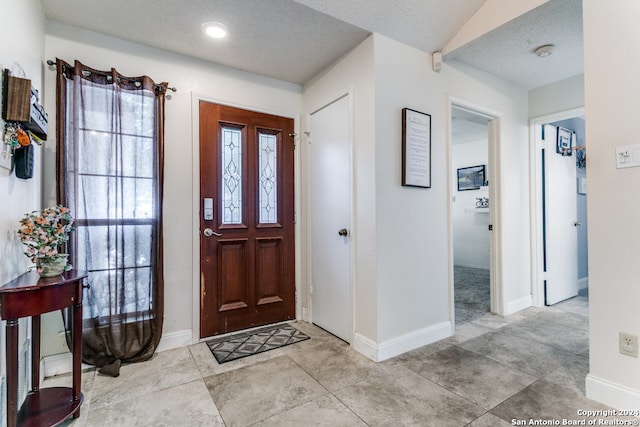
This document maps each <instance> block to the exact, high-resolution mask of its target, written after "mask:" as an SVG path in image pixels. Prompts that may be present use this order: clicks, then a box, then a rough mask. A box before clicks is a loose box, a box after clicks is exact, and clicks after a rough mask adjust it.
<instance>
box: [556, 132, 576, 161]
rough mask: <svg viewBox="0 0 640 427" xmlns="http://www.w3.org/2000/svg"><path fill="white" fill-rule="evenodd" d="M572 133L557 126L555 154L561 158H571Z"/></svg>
mask: <svg viewBox="0 0 640 427" xmlns="http://www.w3.org/2000/svg"><path fill="white" fill-rule="evenodd" d="M572 136H573V131H570V130H569V129H565V128H563V127H560V126H558V137H557V140H556V153H558V154H562V155H563V156H571V151H572V150H571V148H572V147H573V144H572V142H573V138H572Z"/></svg>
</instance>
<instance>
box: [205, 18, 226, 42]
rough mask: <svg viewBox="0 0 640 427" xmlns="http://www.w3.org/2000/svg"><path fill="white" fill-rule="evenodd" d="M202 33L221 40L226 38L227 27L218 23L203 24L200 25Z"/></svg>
mask: <svg viewBox="0 0 640 427" xmlns="http://www.w3.org/2000/svg"><path fill="white" fill-rule="evenodd" d="M202 31H204V33H205V34H206V35H208V36H209V37H211V38H214V39H222V38H224V37H226V36H227V33H228V31H227V27H226V26H225V25H224V24H221V23H219V22H205V23H204V24H202Z"/></svg>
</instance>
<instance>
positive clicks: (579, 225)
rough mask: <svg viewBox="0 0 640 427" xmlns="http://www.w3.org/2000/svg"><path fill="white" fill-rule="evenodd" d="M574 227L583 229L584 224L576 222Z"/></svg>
mask: <svg viewBox="0 0 640 427" xmlns="http://www.w3.org/2000/svg"><path fill="white" fill-rule="evenodd" d="M573 226H574V227H582V223H581V222H580V221H576V222H574V223H573Z"/></svg>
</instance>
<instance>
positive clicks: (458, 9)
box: [295, 0, 485, 52]
mask: <svg viewBox="0 0 640 427" xmlns="http://www.w3.org/2000/svg"><path fill="white" fill-rule="evenodd" d="M295 1H296V2H298V3H301V4H305V5H307V6H309V7H312V8H314V9H316V10H319V11H321V12H324V13H326V14H328V15H331V16H334V17H336V18H338V19H342V20H343V21H346V22H350V23H352V24H353V25H357V26H358V27H361V28H364V29H366V30H368V31H370V32H372V33H379V34H382V35H385V36H387V37H390V38H392V39H394V40H397V41H399V42H402V43H404V44H406V45H409V46H412V47H415V48H416V49H420V50H422V51H424V52H434V51H437V50H440V49H442V47H443V46H444V45H445V44H446V43H447V42H448V41H449V40H450V39H451V38H453V36H454V35H455V34H456V32H458V30H459V29H460V28H461V27H462V26H463V25H464V24H465V22H467V21H468V20H469V18H471V16H473V14H474V13H475V12H476V11H477V10H478V9H479V8H480V6H482V4H483V3H484V2H485V0H295Z"/></svg>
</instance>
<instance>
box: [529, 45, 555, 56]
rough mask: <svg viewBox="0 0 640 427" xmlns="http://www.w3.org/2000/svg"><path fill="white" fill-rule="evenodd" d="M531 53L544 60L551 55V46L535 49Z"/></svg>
mask: <svg viewBox="0 0 640 427" xmlns="http://www.w3.org/2000/svg"><path fill="white" fill-rule="evenodd" d="M533 52H534V53H535V54H536V55H538V57H540V58H546V57H547V56H549V55H551V54H552V53H553V45H552V44H545V45H543V46H540V47H537V48H536V50H534V51H533Z"/></svg>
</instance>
